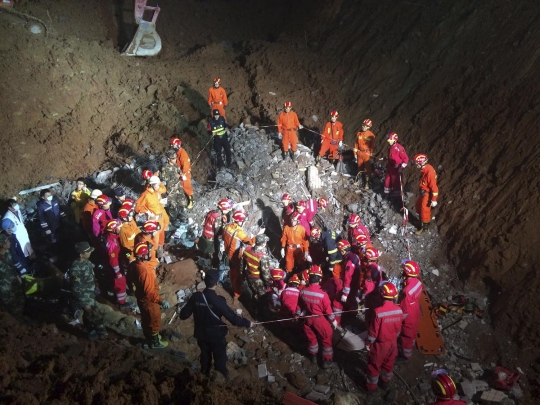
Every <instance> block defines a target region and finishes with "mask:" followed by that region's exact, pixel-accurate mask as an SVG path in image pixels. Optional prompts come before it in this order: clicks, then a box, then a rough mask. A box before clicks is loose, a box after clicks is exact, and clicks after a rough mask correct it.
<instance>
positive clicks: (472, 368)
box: [471, 363, 482, 371]
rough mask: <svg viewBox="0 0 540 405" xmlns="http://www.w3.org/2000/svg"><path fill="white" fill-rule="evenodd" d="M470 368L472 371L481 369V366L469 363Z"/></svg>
mask: <svg viewBox="0 0 540 405" xmlns="http://www.w3.org/2000/svg"><path fill="white" fill-rule="evenodd" d="M471 370H472V371H482V367H480V364H479V363H471Z"/></svg>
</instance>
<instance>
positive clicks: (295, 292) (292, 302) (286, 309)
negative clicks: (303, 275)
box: [279, 274, 300, 318]
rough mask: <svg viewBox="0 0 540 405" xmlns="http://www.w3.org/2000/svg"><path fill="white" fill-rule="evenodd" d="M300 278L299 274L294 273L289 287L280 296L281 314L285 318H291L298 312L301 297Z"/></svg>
mask: <svg viewBox="0 0 540 405" xmlns="http://www.w3.org/2000/svg"><path fill="white" fill-rule="evenodd" d="M299 285H300V279H299V278H298V275H297V274H293V275H292V276H291V278H289V284H288V287H287V288H285V289H284V290H283V291H282V292H281V295H280V297H279V301H280V302H281V307H280V310H281V315H282V316H283V317H284V318H290V317H292V316H294V315H295V314H296V308H297V307H298V298H299V297H300V290H299V289H298V286H299Z"/></svg>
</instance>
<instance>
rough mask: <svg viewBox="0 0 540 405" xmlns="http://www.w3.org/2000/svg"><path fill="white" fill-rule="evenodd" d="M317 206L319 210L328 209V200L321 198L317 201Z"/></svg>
mask: <svg viewBox="0 0 540 405" xmlns="http://www.w3.org/2000/svg"><path fill="white" fill-rule="evenodd" d="M317 204H318V205H319V207H321V208H327V207H328V200H327V199H326V198H324V197H321V198H319V199H318V200H317Z"/></svg>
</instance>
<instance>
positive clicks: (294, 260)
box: [281, 212, 309, 273]
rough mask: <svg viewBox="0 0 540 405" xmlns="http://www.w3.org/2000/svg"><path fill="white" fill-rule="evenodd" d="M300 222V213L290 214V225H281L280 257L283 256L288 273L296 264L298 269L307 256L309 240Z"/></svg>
mask: <svg viewBox="0 0 540 405" xmlns="http://www.w3.org/2000/svg"><path fill="white" fill-rule="evenodd" d="M299 222H300V214H299V213H298V212H295V213H294V214H293V215H292V216H291V225H290V226H289V225H285V226H284V227H283V233H282V235H281V257H283V258H285V270H287V273H290V272H291V271H292V270H293V268H294V266H295V265H296V266H297V267H298V268H299V269H300V268H301V267H302V265H303V264H304V263H305V261H306V260H307V258H308V257H309V241H308V238H307V235H306V230H305V229H304V227H303V226H302V225H300V224H299Z"/></svg>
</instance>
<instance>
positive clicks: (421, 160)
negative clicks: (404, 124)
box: [413, 153, 439, 235]
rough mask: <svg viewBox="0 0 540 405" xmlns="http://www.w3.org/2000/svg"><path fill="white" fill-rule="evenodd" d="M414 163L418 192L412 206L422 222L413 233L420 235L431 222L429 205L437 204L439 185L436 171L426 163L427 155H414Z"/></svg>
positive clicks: (434, 205)
mask: <svg viewBox="0 0 540 405" xmlns="http://www.w3.org/2000/svg"><path fill="white" fill-rule="evenodd" d="M413 160H414V163H415V164H416V167H417V168H418V169H420V174H421V177H420V192H419V194H418V198H417V199H416V204H415V206H414V208H415V210H416V212H417V213H418V216H419V217H420V222H421V223H422V224H421V226H420V229H418V230H417V231H416V232H415V233H416V234H417V235H421V234H422V232H424V231H427V230H428V229H429V223H430V222H431V207H436V206H437V198H438V197H439V187H437V173H435V169H434V168H433V166H431V165H430V164H428V157H427V156H426V155H424V154H423V153H419V154H418V155H415V156H414V158H413Z"/></svg>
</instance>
